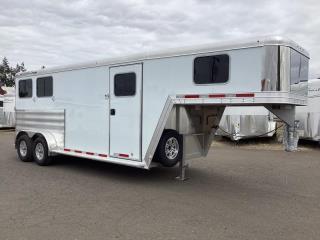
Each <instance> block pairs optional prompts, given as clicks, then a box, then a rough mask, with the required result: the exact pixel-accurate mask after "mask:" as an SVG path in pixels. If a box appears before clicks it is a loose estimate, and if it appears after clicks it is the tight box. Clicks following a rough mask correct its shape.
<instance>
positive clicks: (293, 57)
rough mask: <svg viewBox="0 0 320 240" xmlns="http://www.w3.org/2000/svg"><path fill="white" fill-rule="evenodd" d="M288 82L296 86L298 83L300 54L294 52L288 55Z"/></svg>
mask: <svg viewBox="0 0 320 240" xmlns="http://www.w3.org/2000/svg"><path fill="white" fill-rule="evenodd" d="M290 65H291V70H290V82H291V84H296V83H299V82H300V54H299V53H298V52H296V51H294V50H291V53H290Z"/></svg>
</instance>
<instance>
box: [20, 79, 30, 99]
mask: <svg viewBox="0 0 320 240" xmlns="http://www.w3.org/2000/svg"><path fill="white" fill-rule="evenodd" d="M19 97H20V98H30V97H32V79H25V80H20V81H19Z"/></svg>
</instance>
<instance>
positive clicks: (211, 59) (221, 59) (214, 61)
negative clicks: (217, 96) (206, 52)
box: [193, 54, 229, 84]
mask: <svg viewBox="0 0 320 240" xmlns="http://www.w3.org/2000/svg"><path fill="white" fill-rule="evenodd" d="M193 77H194V82H195V83H197V84H210V83H224V82H227V81H228V79H229V56H228V55H226V54H223V55H216V56H207V57H197V58H196V59H195V60H194V75H193Z"/></svg>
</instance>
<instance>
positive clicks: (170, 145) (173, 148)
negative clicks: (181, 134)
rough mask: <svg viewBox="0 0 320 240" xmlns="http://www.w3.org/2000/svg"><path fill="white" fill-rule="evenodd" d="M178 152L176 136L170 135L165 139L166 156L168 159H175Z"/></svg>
mask: <svg viewBox="0 0 320 240" xmlns="http://www.w3.org/2000/svg"><path fill="white" fill-rule="evenodd" d="M178 153H179V142H178V140H177V139H176V138H174V137H171V138H169V139H168V140H167V142H166V145H165V154H166V157H167V158H168V159H170V160H173V159H175V158H176V157H177V156H178Z"/></svg>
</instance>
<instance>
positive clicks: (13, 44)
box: [0, 0, 320, 78]
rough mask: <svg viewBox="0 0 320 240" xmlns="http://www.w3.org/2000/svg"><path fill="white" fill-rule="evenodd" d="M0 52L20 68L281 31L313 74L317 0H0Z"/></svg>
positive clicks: (319, 65) (316, 70)
mask: <svg viewBox="0 0 320 240" xmlns="http://www.w3.org/2000/svg"><path fill="white" fill-rule="evenodd" d="M0 6H1V7H0V57H4V56H6V57H7V58H8V59H9V61H10V63H11V64H12V65H13V64H15V63H17V62H22V61H24V62H25V65H26V67H27V68H28V70H32V69H38V68H40V67H41V66H42V65H45V66H47V67H51V66H57V65H65V64H70V63H77V62H83V61H88V60H95V59H101V58H108V57H114V56H119V55H127V54H131V53H138V52H145V51H149V50H160V49H165V48H171V47H176V46H183V45H192V44H201V43H210V42H222V41H225V40H234V39H238V38H247V37H255V36H263V35H284V36H287V37H289V38H291V39H293V40H294V41H296V42H298V43H299V44H300V45H301V46H303V47H304V48H306V49H307V50H308V51H309V53H310V55H311V61H310V77H311V78H313V77H320V44H319V41H320V31H319V29H320V17H319V16H318V14H319V12H320V11H319V10H320V1H319V0H291V1H289V0H269V1H264V0H261V1H260V0H255V1H251V0H240V1H239V0H229V1H222V0H212V1H210V0H198V1H196V0H176V1H174V0H172V1H164V0H150V1H147V0H113V1H108V0H80V1H75V0H68V1H67V0H65V1H63V0H54V1H43V0H29V1H27V0H0Z"/></svg>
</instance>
